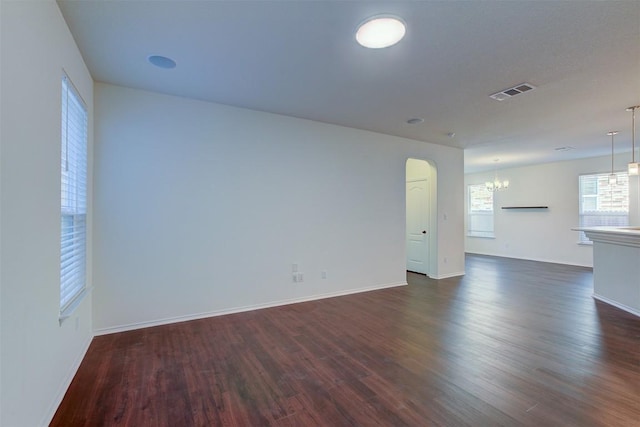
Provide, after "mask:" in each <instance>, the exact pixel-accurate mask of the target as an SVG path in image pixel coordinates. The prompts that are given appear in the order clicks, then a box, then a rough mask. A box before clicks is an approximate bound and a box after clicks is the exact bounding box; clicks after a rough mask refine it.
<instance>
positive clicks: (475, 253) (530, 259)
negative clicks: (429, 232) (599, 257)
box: [465, 251, 593, 269]
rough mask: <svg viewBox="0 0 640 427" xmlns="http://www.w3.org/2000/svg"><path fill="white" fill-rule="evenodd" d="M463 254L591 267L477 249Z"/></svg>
mask: <svg viewBox="0 0 640 427" xmlns="http://www.w3.org/2000/svg"><path fill="white" fill-rule="evenodd" d="M465 254H470V255H483V256H492V257H497V258H509V259H519V260H522V261H535V262H545V263H547V264H561V265H569V266H571V267H586V268H591V269H593V266H592V265H590V264H575V263H568V262H565V261H559V260H553V259H546V258H520V257H516V256H507V255H496V254H494V253H488V252H477V251H476V252H470V251H465Z"/></svg>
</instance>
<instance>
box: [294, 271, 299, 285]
mask: <svg viewBox="0 0 640 427" xmlns="http://www.w3.org/2000/svg"><path fill="white" fill-rule="evenodd" d="M293 282H294V283H297V282H298V274H297V273H293Z"/></svg>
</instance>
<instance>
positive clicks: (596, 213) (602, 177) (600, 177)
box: [578, 171, 629, 245]
mask: <svg viewBox="0 0 640 427" xmlns="http://www.w3.org/2000/svg"><path fill="white" fill-rule="evenodd" d="M615 174H616V175H617V178H618V184H615V185H620V182H621V181H623V182H625V186H626V188H627V191H626V211H624V210H622V211H616V210H609V211H606V210H599V209H598V206H599V205H601V204H605V203H606V200H603V199H606V193H605V192H606V191H607V190H608V189H609V188H607V187H609V186H610V184H608V179H609V175H610V172H598V173H585V174H580V175H578V224H579V227H581V228H582V227H598V226H612V227H624V226H627V225H629V175H628V173H627V172H626V171H616V172H615ZM587 177H595V178H596V180H597V181H596V192H595V194H584V193H585V188H583V180H584V179H585V178H587ZM600 182H602V183H603V184H604V188H603V189H602V192H601V191H600V190H601V188H600ZM587 197H588V198H590V199H593V200H594V203H595V206H596V209H595V210H591V211H584V201H585V198H587ZM609 203H610V204H614V202H613V192H611V193H610V201H609ZM586 217H591V219H592V220H591V221H588V223H587V221H585V218H586ZM594 218H603V220H601V221H598V220H596V221H595V222H594V221H593V219H594ZM604 218H608V220H604ZM615 218H618V219H617V220H616V219H615ZM578 244H580V245H592V244H593V242H592V241H591V240H589V238H587V236H586V235H585V233H584V232H583V231H581V232H580V233H579V234H578Z"/></svg>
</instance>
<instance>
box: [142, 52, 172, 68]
mask: <svg viewBox="0 0 640 427" xmlns="http://www.w3.org/2000/svg"><path fill="white" fill-rule="evenodd" d="M147 60H148V61H149V62H150V63H151V64H153V65H155V66H156V67H159V68H165V69H171V68H176V61H174V60H173V59H171V58H167V57H166V56H162V55H151V56H149V57H148V58H147Z"/></svg>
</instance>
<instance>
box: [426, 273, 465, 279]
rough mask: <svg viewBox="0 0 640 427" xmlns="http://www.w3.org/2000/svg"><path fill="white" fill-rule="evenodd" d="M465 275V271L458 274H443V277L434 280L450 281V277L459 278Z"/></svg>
mask: <svg viewBox="0 0 640 427" xmlns="http://www.w3.org/2000/svg"><path fill="white" fill-rule="evenodd" d="M464 275H465V272H464V271H458V272H456V273H447V274H441V275H438V276H435V277H433V279H436V280H441V279H448V278H449V277H459V276H464Z"/></svg>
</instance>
